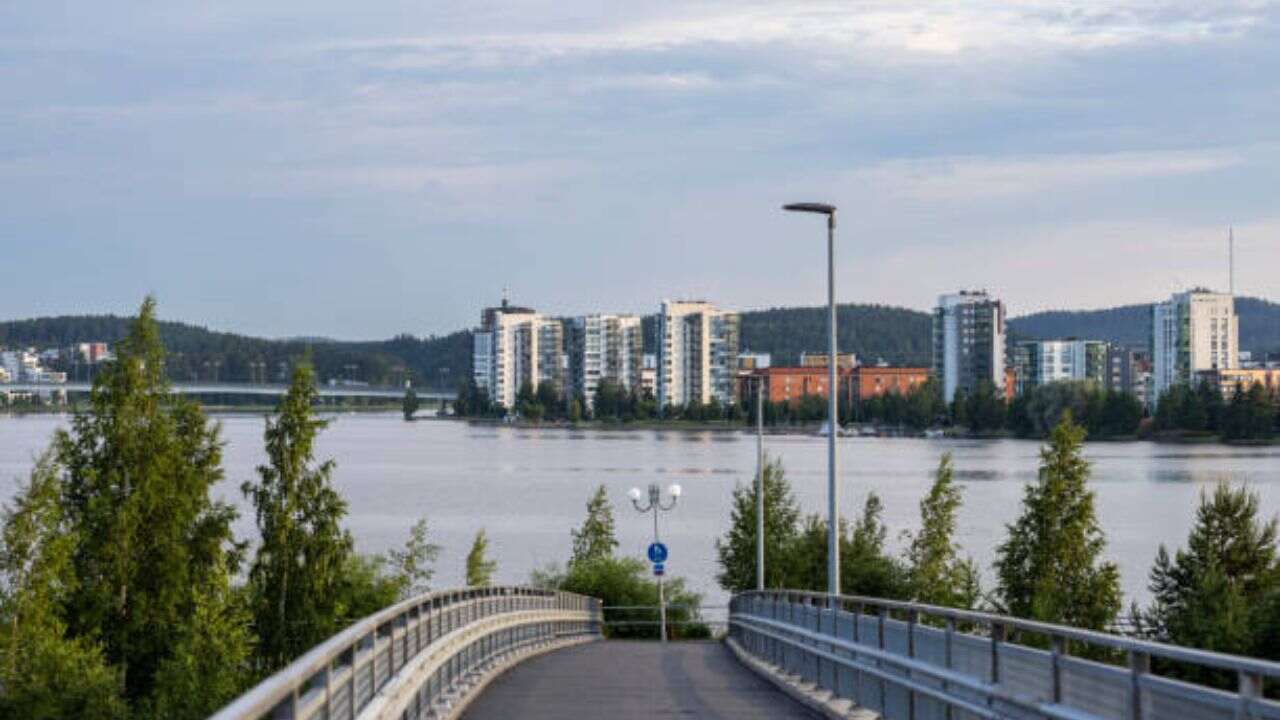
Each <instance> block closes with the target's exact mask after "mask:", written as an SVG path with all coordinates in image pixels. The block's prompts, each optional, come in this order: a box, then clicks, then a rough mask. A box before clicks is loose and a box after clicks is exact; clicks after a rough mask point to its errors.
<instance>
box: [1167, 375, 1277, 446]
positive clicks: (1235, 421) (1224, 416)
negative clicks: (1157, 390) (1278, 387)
mask: <svg viewBox="0 0 1280 720" xmlns="http://www.w3.org/2000/svg"><path fill="white" fill-rule="evenodd" d="M1155 429H1156V430H1157V431H1158V432H1164V433H1169V434H1181V435H1191V436H1195V435H1203V436H1213V435H1217V436H1219V437H1221V438H1222V439H1224V440H1234V441H1265V440H1270V439H1272V438H1273V437H1275V434H1276V430H1277V429H1280V403H1277V400H1276V397H1275V396H1274V395H1273V394H1272V393H1271V392H1269V391H1268V390H1267V388H1265V387H1263V386H1262V385H1261V384H1260V383H1253V384H1251V385H1249V386H1248V387H1245V386H1244V385H1243V384H1237V385H1236V387H1235V389H1234V390H1233V391H1232V393H1231V398H1230V399H1224V398H1223V397H1222V391H1221V389H1220V388H1219V386H1218V385H1217V384H1215V383H1211V382H1209V381H1208V380H1204V381H1202V382H1200V383H1199V384H1198V385H1195V386H1194V387H1193V386H1191V385H1185V384H1180V385H1174V386H1172V387H1170V388H1169V389H1168V390H1166V391H1165V392H1164V393H1163V394H1162V395H1161V396H1160V403H1159V404H1158V405H1157V406H1156V414H1155Z"/></svg>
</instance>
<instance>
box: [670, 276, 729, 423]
mask: <svg viewBox="0 0 1280 720" xmlns="http://www.w3.org/2000/svg"><path fill="white" fill-rule="evenodd" d="M738 337H739V319H738V314H737V313H735V312H730V311H726V310H721V309H719V308H717V307H716V306H715V305H713V304H711V303H709V302H706V301H702V300H689V301H684V300H664V301H663V302H662V307H661V310H660V312H659V313H658V367H657V400H658V407H659V408H665V407H667V406H682V405H688V404H689V403H691V402H697V403H702V404H708V403H710V402H711V401H713V400H714V401H716V402H718V403H720V404H721V405H728V404H732V403H733V402H734V401H735V395H736V390H737V388H736V387H735V382H734V380H735V378H736V376H737V368H738Z"/></svg>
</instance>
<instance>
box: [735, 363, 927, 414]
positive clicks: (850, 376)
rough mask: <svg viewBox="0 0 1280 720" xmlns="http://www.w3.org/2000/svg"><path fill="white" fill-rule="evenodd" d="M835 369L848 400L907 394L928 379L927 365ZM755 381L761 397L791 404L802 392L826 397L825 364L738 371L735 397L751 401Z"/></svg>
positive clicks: (796, 401) (795, 403) (796, 400)
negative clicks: (741, 372) (925, 366)
mask: <svg viewBox="0 0 1280 720" xmlns="http://www.w3.org/2000/svg"><path fill="white" fill-rule="evenodd" d="M838 371H839V378H838V382H839V384H840V392H842V393H844V394H845V398H846V400H848V401H849V402H853V401H854V400H858V399H866V398H870V397H875V396H877V395H883V394H884V393H890V392H896V393H900V394H902V395H906V394H907V393H908V392H910V391H911V389H912V388H914V387H916V386H917V385H920V384H922V383H924V382H925V381H926V380H928V379H929V369H928V368H912V367H876V366H861V367H855V368H838ZM757 382H763V383H764V397H765V399H766V400H768V401H769V402H772V403H782V402H785V403H788V404H790V405H793V406H794V405H797V404H799V402H800V398H802V397H804V396H805V395H815V396H817V397H821V398H826V397H827V383H828V378H827V368H826V367H818V366H809V367H769V368H761V369H759V370H753V371H751V372H749V373H744V374H741V375H739V376H738V397H740V398H742V399H743V402H747V403H749V402H752V401H753V399H754V398H755V388H756V383H757Z"/></svg>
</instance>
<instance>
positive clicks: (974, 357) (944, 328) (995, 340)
mask: <svg viewBox="0 0 1280 720" xmlns="http://www.w3.org/2000/svg"><path fill="white" fill-rule="evenodd" d="M933 374H934V376H936V377H937V378H938V382H939V383H941V385H942V397H943V399H944V400H946V401H947V402H951V401H952V400H954V399H955V396H956V393H957V392H959V391H961V390H963V391H964V392H966V393H972V392H973V391H974V389H975V388H976V387H977V386H978V384H979V383H981V382H983V381H987V382H990V383H991V384H992V386H994V387H995V388H996V390H997V392H999V393H1001V394H1004V393H1006V392H1009V391H1011V390H1012V388H1007V387H1006V385H1007V383H1006V382H1005V380H1006V377H1005V309H1004V303H1002V302H1001V301H999V300H997V299H995V298H992V297H991V296H989V295H988V294H987V293H986V292H985V291H982V292H965V291H962V292H959V293H956V294H954V295H942V296H940V297H939V298H938V305H937V307H936V308H934V311H933Z"/></svg>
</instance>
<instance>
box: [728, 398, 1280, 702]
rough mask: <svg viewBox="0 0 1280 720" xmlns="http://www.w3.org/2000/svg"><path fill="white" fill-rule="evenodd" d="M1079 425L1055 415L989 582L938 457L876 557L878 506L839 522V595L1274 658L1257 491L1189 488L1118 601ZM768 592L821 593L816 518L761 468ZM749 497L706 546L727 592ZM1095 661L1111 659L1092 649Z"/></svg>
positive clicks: (750, 563)
mask: <svg viewBox="0 0 1280 720" xmlns="http://www.w3.org/2000/svg"><path fill="white" fill-rule="evenodd" d="M1085 433H1086V430H1085V429H1084V428H1083V427H1081V426H1080V425H1077V424H1076V423H1075V422H1074V421H1073V419H1072V415H1071V413H1070V411H1069V410H1068V411H1067V412H1066V413H1065V414H1064V416H1063V417H1062V419H1061V420H1059V422H1058V423H1057V425H1055V426H1054V428H1053V429H1052V431H1051V433H1050V435H1049V438H1048V441H1047V442H1046V444H1045V445H1044V446H1043V447H1042V448H1041V451H1040V468H1039V473H1038V477H1037V479H1036V481H1035V482H1032V483H1030V484H1028V485H1027V486H1026V489H1025V490H1024V493H1023V499H1022V507H1021V511H1020V513H1019V515H1018V517H1017V518H1016V519H1015V520H1014V521H1013V522H1011V523H1009V524H1007V525H1006V526H1005V532H1006V536H1005V539H1004V541H1003V542H1001V543H1000V544H999V545H998V546H997V548H996V558H995V562H994V564H993V566H992V574H993V576H994V577H993V578H992V583H991V585H990V586H989V587H984V586H983V582H982V578H981V574H980V572H979V568H978V566H977V564H976V563H975V562H974V561H973V560H972V559H971V558H969V557H967V556H965V555H964V554H963V550H962V548H961V547H960V546H959V544H958V543H957V542H956V541H955V530H956V514H957V511H958V510H959V508H960V506H961V503H962V493H961V488H960V487H959V486H957V485H956V484H955V478H954V469H953V466H952V462H951V458H950V455H949V454H945V455H943V456H942V459H941V461H940V462H939V465H938V469H937V471H936V473H935V475H934V480H933V483H932V485H931V486H930V488H929V490H928V491H927V493H926V495H925V497H924V498H923V499H922V500H921V501H920V529H919V530H918V531H916V532H914V533H906V534H904V540H905V543H904V544H905V549H904V551H903V552H901V553H899V554H894V553H891V552H889V550H888V549H887V548H886V544H885V540H886V537H887V529H886V528H885V526H884V525H883V523H882V521H881V519H880V518H881V514H882V512H883V506H882V504H881V501H880V499H879V498H878V497H877V496H876V495H875V494H874V493H872V494H869V495H868V496H867V499H866V502H865V504H864V507H863V511H862V514H861V516H860V517H858V518H856V519H855V520H854V521H853V522H852V523H851V524H848V525H845V524H843V521H842V527H841V529H840V533H839V541H840V548H841V556H840V564H841V587H840V591H841V592H842V593H844V594H850V595H866V596H873V597H881V598H888V599H898V600H911V601H916V602H921V603H927V604H933V605H941V606H947V607H956V608H965V609H978V610H986V611H991V612H997V613H1004V614H1008V615H1013V616H1016V617H1020V618H1027V619H1031V620H1038V621H1043V622H1049V623H1058V624H1063V625H1070V626H1073V627H1080V628H1089V629H1094V630H1112V629H1114V628H1115V627H1116V625H1117V622H1118V621H1121V620H1128V621H1129V624H1130V625H1131V626H1132V628H1133V632H1134V633H1135V634H1136V635H1137V636H1139V637H1143V638H1148V639H1152V640H1158V641H1161V642H1167V643H1173V644H1178V645H1186V646H1190V647H1198V648H1202V649H1206V650H1213V651H1217V652H1225V653H1234V654H1243V655H1252V656H1255V657H1261V658H1267V659H1280V557H1278V555H1277V552H1278V550H1280V546H1278V544H1277V521H1276V519H1275V518H1271V519H1265V518H1263V517H1262V515H1261V512H1260V508H1259V498H1258V495H1257V494H1256V493H1254V492H1252V491H1250V490H1248V489H1247V488H1246V487H1231V486H1229V485H1227V484H1226V483H1220V484H1219V485H1217V486H1216V487H1215V488H1214V489H1213V490H1212V491H1205V492H1202V493H1201V496H1200V502H1199V506H1198V508H1197V515H1196V523H1195V526H1194V527H1193V528H1192V530H1191V532H1190V534H1189V536H1188V538H1187V544H1186V546H1185V547H1184V548H1179V549H1177V550H1176V551H1174V553H1172V554H1170V552H1169V551H1168V549H1167V548H1166V547H1164V546H1163V545H1162V546H1161V547H1160V549H1159V551H1158V553H1157V555H1156V558H1155V561H1154V564H1153V566H1152V569H1151V571H1150V574H1149V584H1148V587H1149V589H1150V591H1151V594H1152V600H1151V602H1150V603H1149V604H1148V605H1146V606H1145V607H1144V606H1139V605H1137V604H1136V603H1134V604H1133V605H1132V606H1131V607H1130V608H1129V609H1128V611H1127V613H1126V612H1125V611H1124V609H1123V607H1122V598H1121V592H1120V575H1119V570H1118V568H1117V566H1116V564H1115V563H1113V562H1110V561H1108V560H1107V559H1106V558H1105V551H1106V538H1105V535H1104V533H1103V531H1102V528H1101V526H1100V524H1099V522H1098V520H1097V513H1096V509H1095V497H1094V493H1093V491H1092V490H1090V489H1089V488H1088V480H1089V478H1090V476H1091V468H1090V465H1089V463H1088V462H1087V461H1086V460H1085V459H1084V457H1083V455H1082V447H1083V441H1084V437H1085ZM763 486H764V505H765V525H764V538H765V558H766V561H765V578H764V581H765V582H764V585H765V587H767V588H790V589H806V590H816V591H824V590H825V589H826V586H827V578H826V553H827V550H826V534H827V524H826V521H825V520H824V519H823V518H821V517H820V516H817V515H804V514H803V513H802V510H801V508H800V506H799V504H798V502H797V501H796V499H795V496H794V495H793V494H792V491H791V487H790V484H789V483H788V481H787V479H786V476H785V473H784V471H783V468H782V465H781V463H779V462H778V461H777V460H769V461H768V462H767V463H766V465H765V471H764V477H763ZM755 513H756V489H755V486H754V483H753V484H751V485H739V486H738V487H737V488H736V489H735V490H734V493H733V505H732V510H731V514H730V526H729V530H728V531H727V532H726V533H725V535H724V536H723V537H722V538H720V539H718V540H717V543H716V551H717V556H718V558H717V559H718V564H719V567H720V572H719V574H718V576H717V580H718V582H719V583H720V585H721V587H723V588H724V589H725V590H728V591H730V592H741V591H745V590H752V589H755V587H756V565H755V552H756V515H755ZM1098 659H1106V660H1119V659H1118V658H1110V657H1107V656H1106V654H1105V653H1100V654H1099V655H1098ZM1158 669H1159V670H1160V671H1161V672H1165V673H1167V674H1170V675H1173V676H1177V677H1185V678H1188V679H1193V680H1197V681H1200V682H1207V683H1211V684H1220V685H1221V686H1224V687H1225V686H1229V685H1230V683H1232V682H1234V680H1235V679H1234V677H1230V678H1228V677H1218V676H1216V675H1214V674H1212V673H1210V674H1203V673H1196V672H1193V671H1191V670H1189V669H1187V668H1185V667H1173V666H1170V667H1161V668H1158Z"/></svg>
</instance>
